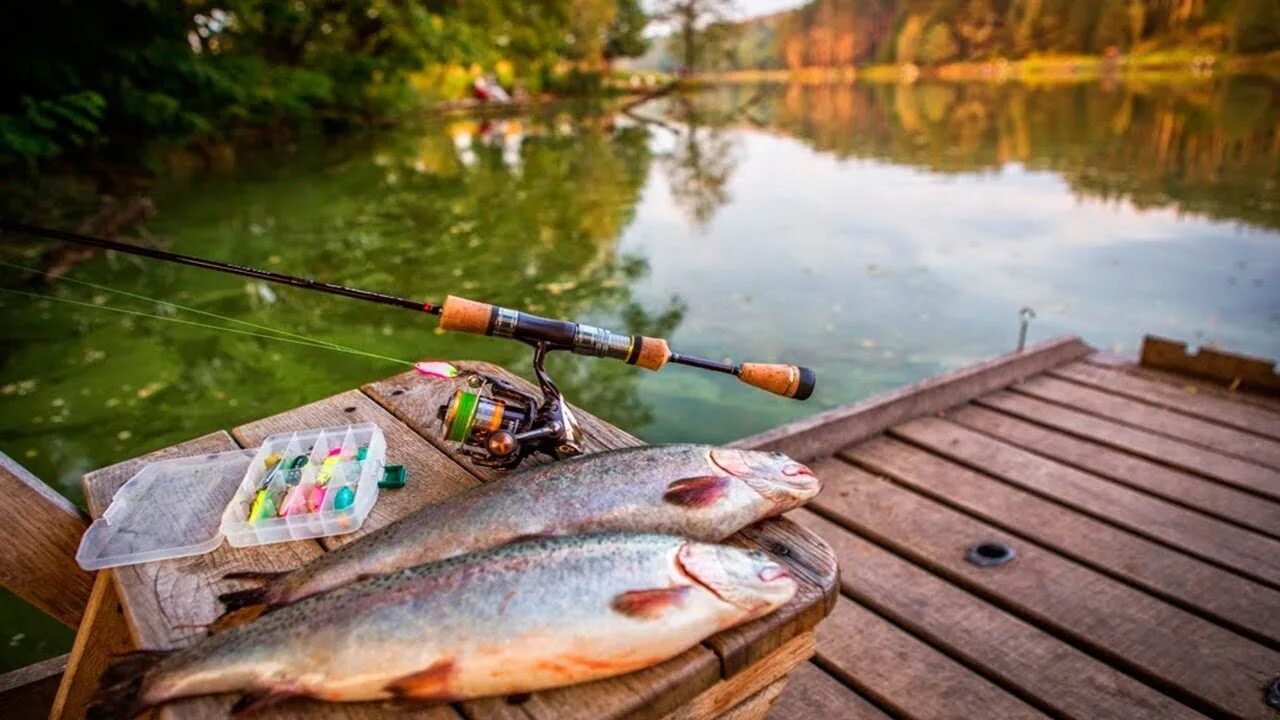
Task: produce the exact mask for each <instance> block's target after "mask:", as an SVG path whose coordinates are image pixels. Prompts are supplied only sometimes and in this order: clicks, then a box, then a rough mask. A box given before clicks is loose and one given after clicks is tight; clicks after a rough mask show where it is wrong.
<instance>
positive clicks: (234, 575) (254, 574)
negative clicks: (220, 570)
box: [222, 570, 285, 582]
mask: <svg viewBox="0 0 1280 720" xmlns="http://www.w3.org/2000/svg"><path fill="white" fill-rule="evenodd" d="M284 574H285V573H284V572H283V571H275V570H237V571H236V572H229V573H227V574H226V575H223V576H222V579H223V580H259V581H261V582H269V581H271V580H274V579H276V578H278V577H280V576H281V575H284Z"/></svg>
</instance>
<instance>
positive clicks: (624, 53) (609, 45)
mask: <svg viewBox="0 0 1280 720" xmlns="http://www.w3.org/2000/svg"><path fill="white" fill-rule="evenodd" d="M617 6H618V9H617V12H615V13H614V15H613V22H612V23H611V24H610V25H609V32H608V36H607V39H606V40H605V43H604V57H605V60H606V61H613V60H614V59H616V58H622V57H640V56H641V55H643V54H644V53H645V51H646V50H648V49H649V41H648V40H646V39H645V38H644V28H645V26H646V25H648V24H649V16H648V15H645V12H644V8H642V7H640V0H618V2H617Z"/></svg>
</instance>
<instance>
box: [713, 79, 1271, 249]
mask: <svg viewBox="0 0 1280 720" xmlns="http://www.w3.org/2000/svg"><path fill="white" fill-rule="evenodd" d="M703 102H708V103H713V104H718V105H725V104H727V105H742V104H746V103H749V104H750V107H751V112H750V116H751V117H752V118H753V119H756V121H757V122H759V123H760V124H762V125H764V126H765V127H767V128H769V129H772V130H776V131H780V132H783V133H786V134H787V135H790V136H793V137H797V138H800V139H803V140H804V141H805V142H806V143H809V144H810V145H811V146H812V147H814V148H815V149H817V150H820V151H823V152H830V153H833V154H834V155H836V156H837V157H840V158H861V159H876V160H883V161H887V162H892V163H894V164H899V165H910V166H914V167H920V168H925V169H928V170H930V171H934V172H942V173H958V172H989V171H995V170H998V169H999V168H1001V167H1004V166H1007V165H1008V164H1010V163H1018V164H1020V165H1022V166H1024V167H1027V168H1030V169H1036V170H1050V171H1053V172H1055V173H1058V174H1059V175H1061V177H1063V179H1065V180H1066V181H1067V183H1068V184H1069V185H1070V187H1071V188H1072V190H1074V191H1075V192H1077V193H1080V194H1081V195H1087V196H1093V197H1099V198H1103V199H1109V200H1115V199H1124V200H1127V201H1129V202H1131V203H1133V204H1134V205H1135V206H1136V207H1139V208H1162V207H1171V208H1175V209H1177V210H1178V211H1179V212H1184V213H1195V214H1202V215H1206V216H1208V217H1212V218H1220V219H1226V220H1237V221H1241V222H1245V223H1249V224H1252V225H1258V226H1262V227H1271V228H1275V227H1280V200H1278V199H1277V198H1280V185H1278V184H1277V181H1278V180H1280V86H1277V85H1276V84H1275V83H1274V82H1272V81H1269V80H1266V79H1262V78H1251V77H1241V78H1232V79H1229V80H1224V81H1220V82H1213V83H1210V82H1206V83H1199V84H1192V85H1177V84H1144V83H1140V82H1132V83H1124V84H1111V85H1092V84H1078V85H1067V86H1048V87H1037V86H1027V85H1020V84H1004V85H997V84H989V83H969V84H941V83H920V84H913V85H867V84H853V85H829V86H812V85H791V86H785V87H777V88H773V89H772V90H770V91H768V92H760V91H759V90H758V89H753V88H741V87H731V88H724V89H721V90H720V91H719V93H718V95H715V96H713V95H707V96H705V97H704V98H703Z"/></svg>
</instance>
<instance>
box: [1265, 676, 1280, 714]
mask: <svg viewBox="0 0 1280 720" xmlns="http://www.w3.org/2000/svg"><path fill="white" fill-rule="evenodd" d="M1267 704H1268V705H1270V706H1271V707H1273V708H1276V709H1277V710H1280V675H1277V676H1276V677H1273V678H1271V684H1269V685H1267Z"/></svg>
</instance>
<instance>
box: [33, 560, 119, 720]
mask: <svg viewBox="0 0 1280 720" xmlns="http://www.w3.org/2000/svg"><path fill="white" fill-rule="evenodd" d="M134 649H136V645H134V642H133V638H132V637H130V635H129V626H128V624H126V623H125V621H124V608H122V607H121V606H120V599H119V596H118V595H117V593H116V588H115V581H114V580H113V577H112V573H110V572H106V571H101V572H98V573H97V576H96V577H95V578H94V582H93V593H92V594H91V595H90V596H89V603H88V606H87V608H86V610H85V614H84V620H82V621H81V622H80V628H79V629H78V630H76V640H75V643H74V644H73V645H72V646H71V654H70V655H69V656H68V657H67V667H66V672H65V673H64V674H63V676H62V682H61V683H59V685H58V691H57V696H56V697H55V698H54V701H53V706H52V708H51V709H50V711H49V714H48V717H49V718H50V719H51V720H57V718H82V717H84V715H85V712H86V711H87V710H88V709H89V704H90V701H91V700H92V699H93V696H94V693H96V692H97V690H98V684H99V680H100V679H101V678H102V671H103V670H106V669H107V666H108V665H109V664H110V663H111V660H112V658H113V657H115V656H116V655H118V654H120V653H125V652H129V651H130V650H134Z"/></svg>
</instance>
